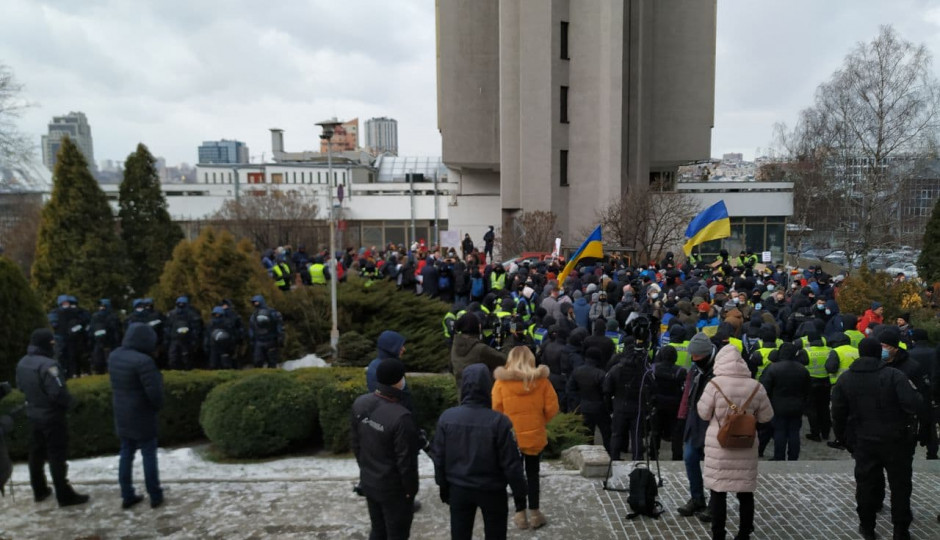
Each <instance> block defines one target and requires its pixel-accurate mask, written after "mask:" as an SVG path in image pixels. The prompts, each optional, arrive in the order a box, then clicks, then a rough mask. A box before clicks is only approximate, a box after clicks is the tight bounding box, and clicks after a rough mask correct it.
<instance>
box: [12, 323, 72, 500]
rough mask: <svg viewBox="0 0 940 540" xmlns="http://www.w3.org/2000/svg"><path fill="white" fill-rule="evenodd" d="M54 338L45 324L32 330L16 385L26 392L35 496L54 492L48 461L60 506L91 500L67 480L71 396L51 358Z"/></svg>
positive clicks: (31, 476)
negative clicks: (68, 418)
mask: <svg viewBox="0 0 940 540" xmlns="http://www.w3.org/2000/svg"><path fill="white" fill-rule="evenodd" d="M54 344H55V342H54V338H53V335H52V332H51V331H49V330H46V329H45V328H40V329H37V330H35V331H33V334H32V336H30V338H29V347H28V348H27V349H26V356H24V357H23V358H22V359H20V361H19V363H18V364H17V365H16V386H17V388H19V389H20V391H21V392H23V393H24V394H26V418H27V419H28V420H29V425H30V440H29V483H30V485H31V486H32V488H33V499H34V500H35V501H36V502H42V501H44V500H46V499H47V498H49V496H50V495H52V491H51V490H50V489H49V485H48V484H47V483H46V473H45V471H44V470H43V469H44V468H45V464H46V461H48V462H49V472H50V473H52V485H53V486H55V497H56V500H57V501H58V502H59V506H72V505H76V504H84V503H86V502H88V495H83V494H78V493H76V492H75V490H74V489H72V485H71V484H69V481H68V464H67V463H66V460H67V459H68V446H69V439H68V425H67V423H66V419H65V413H66V411H67V410H68V409H69V407H70V406H71V405H72V396H71V394H69V390H68V388H67V387H66V386H65V382H64V380H63V376H62V368H61V366H59V364H58V363H57V362H56V361H55V360H53V359H52V355H53V352H52V351H53V346H54Z"/></svg>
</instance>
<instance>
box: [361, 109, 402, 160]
mask: <svg viewBox="0 0 940 540" xmlns="http://www.w3.org/2000/svg"><path fill="white" fill-rule="evenodd" d="M366 151H367V152H369V153H370V154H372V155H373V156H377V155H379V154H382V153H389V154H392V155H393V156H397V155H398V121H397V120H395V119H394V118H385V117H384V116H383V117H381V118H370V119H368V120H366Z"/></svg>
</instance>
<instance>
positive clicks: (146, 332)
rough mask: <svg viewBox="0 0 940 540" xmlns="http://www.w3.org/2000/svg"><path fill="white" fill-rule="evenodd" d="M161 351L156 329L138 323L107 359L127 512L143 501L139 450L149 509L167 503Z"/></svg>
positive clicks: (132, 326)
mask: <svg viewBox="0 0 940 540" xmlns="http://www.w3.org/2000/svg"><path fill="white" fill-rule="evenodd" d="M156 349H157V333H156V332H155V331H154V330H153V328H151V327H150V326H148V325H146V324H141V323H134V324H132V325H130V326H129V327H128V328H127V334H126V335H125V336H124V341H123V342H122V343H121V346H120V347H119V348H118V349H115V351H114V352H112V353H111V356H110V357H109V358H108V363H109V364H110V367H111V369H110V370H109V373H110V376H111V395H112V401H113V404H114V429H115V431H116V432H117V436H118V437H119V438H120V439H121V458H120V461H119V463H118V483H119V484H120V486H121V499H122V503H121V507H122V508H124V509H127V508H130V507H132V506H134V505H136V504H137V503H139V502H140V501H142V500H144V498H143V497H142V496H140V495H137V494H136V493H135V491H134V481H133V466H134V455H135V454H136V453H137V450H138V449H140V455H141V458H142V459H143V462H144V483H145V485H146V486H147V494H148V495H149V496H150V507H151V508H157V507H158V506H160V505H161V504H163V489H162V488H161V487H160V474H159V472H158V469H157V413H158V412H159V411H160V409H162V408H163V375H162V374H161V373H160V370H159V369H157V363H156V362H155V361H154V359H153V353H154V351H155V350H156Z"/></svg>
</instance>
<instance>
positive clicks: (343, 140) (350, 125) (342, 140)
mask: <svg viewBox="0 0 940 540" xmlns="http://www.w3.org/2000/svg"><path fill="white" fill-rule="evenodd" d="M332 142H333V151H334V152H355V151H356V150H358V149H359V119H358V118H353V119H352V120H347V121H345V122H343V123H342V124H340V125H338V126H336V131H334V132H333V141H332ZM320 153H321V154H326V141H325V140H323V139H320Z"/></svg>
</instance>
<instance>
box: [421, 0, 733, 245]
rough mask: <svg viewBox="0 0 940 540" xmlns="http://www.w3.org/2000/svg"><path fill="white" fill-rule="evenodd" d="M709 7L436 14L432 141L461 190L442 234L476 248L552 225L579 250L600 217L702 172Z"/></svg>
mask: <svg viewBox="0 0 940 540" xmlns="http://www.w3.org/2000/svg"><path fill="white" fill-rule="evenodd" d="M716 5H717V3H716V0H697V1H688V0H605V1H602V2H598V1H596V0H545V1H540V2H534V1H529V2H511V1H503V0H438V2H437V35H438V36H439V39H438V41H437V61H438V63H437V108H438V114H437V117H438V128H439V130H440V132H441V139H442V157H443V159H444V163H445V165H447V167H448V168H449V169H450V170H451V171H453V172H454V173H455V177H456V178H457V179H458V181H459V182H460V185H461V194H459V195H458V196H457V197H456V198H455V200H454V201H453V202H452V206H453V208H451V209H450V215H451V221H450V223H451V226H452V227H454V226H455V225H456V227H455V228H461V227H463V223H464V222H466V223H467V224H468V225H467V226H466V227H464V228H463V229H462V230H464V231H465V232H469V233H471V234H472V235H476V234H477V233H479V234H480V235H482V233H483V231H485V230H486V228H485V225H495V226H497V227H500V226H501V227H503V228H506V227H512V224H513V222H514V219H515V217H516V216H517V215H518V213H519V212H520V211H535V210H542V211H551V212H553V213H554V214H555V216H556V217H557V223H556V225H557V228H558V229H559V230H560V232H561V233H562V235H563V236H564V238H565V242H568V241H569V240H570V241H571V242H572V243H577V242H580V239H577V238H576V237H577V236H578V233H579V231H583V230H585V229H586V230H590V229H592V228H593V227H594V226H596V225H597V220H596V211H597V210H599V209H602V208H605V207H607V206H608V205H609V204H610V202H611V201H615V200H618V199H619V198H620V197H622V196H623V195H624V194H626V193H628V192H630V191H631V190H635V189H642V188H644V186H647V185H649V184H650V183H651V182H653V181H657V180H665V181H666V182H667V183H668V182H669V181H670V180H672V179H674V177H675V174H676V170H677V168H678V166H679V165H680V164H684V163H688V162H690V161H696V160H700V159H706V158H708V157H709V156H710V154H711V130H712V124H713V123H714V102H715V46H716ZM497 203H498V204H497ZM581 238H583V236H581Z"/></svg>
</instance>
